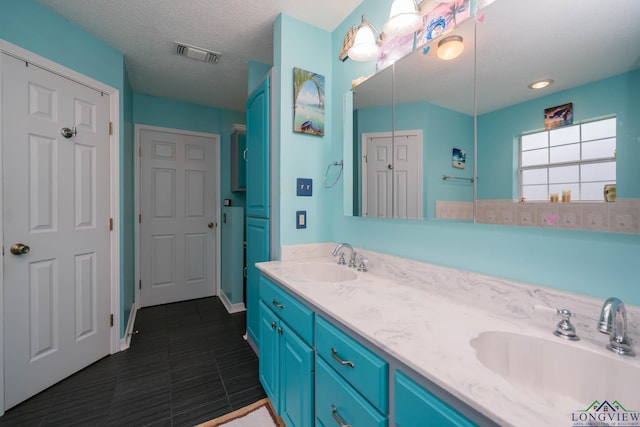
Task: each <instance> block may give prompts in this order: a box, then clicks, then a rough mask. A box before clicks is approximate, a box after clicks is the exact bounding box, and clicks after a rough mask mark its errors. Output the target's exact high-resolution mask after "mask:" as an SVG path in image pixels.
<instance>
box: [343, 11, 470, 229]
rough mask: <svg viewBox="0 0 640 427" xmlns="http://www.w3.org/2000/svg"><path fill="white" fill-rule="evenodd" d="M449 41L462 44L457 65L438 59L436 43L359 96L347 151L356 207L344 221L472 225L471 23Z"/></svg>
mask: <svg viewBox="0 0 640 427" xmlns="http://www.w3.org/2000/svg"><path fill="white" fill-rule="evenodd" d="M448 35H456V36H460V37H461V38H462V42H463V44H464V50H463V52H462V54H461V55H460V56H458V57H457V58H455V59H451V60H443V59H440V58H439V57H438V55H437V40H436V41H434V42H431V44H427V45H425V46H422V47H420V48H418V49H417V50H415V51H414V52H413V53H411V54H410V55H408V56H406V57H404V58H402V59H401V60H399V61H397V62H396V63H395V64H393V65H390V66H389V67H387V68H385V69H383V70H382V71H380V72H378V73H376V74H375V75H374V76H373V77H371V78H369V79H368V80H366V81H365V82H364V83H362V84H360V85H359V86H357V87H356V88H354V89H353V91H352V96H353V111H350V112H347V115H348V116H349V115H351V117H348V118H349V119H351V118H352V119H353V128H352V130H353V132H352V135H351V136H349V137H346V139H347V140H350V141H351V142H352V143H351V144H347V143H345V150H347V151H348V152H347V153H345V158H351V159H352V160H353V180H352V181H349V182H348V181H347V180H345V185H346V186H347V188H346V189H345V192H347V191H348V190H349V189H351V190H352V192H353V205H352V206H346V208H345V213H346V214H349V212H352V213H353V214H354V215H356V216H366V217H375V218H401V219H417V220H423V219H433V218H437V217H438V218H439V217H443V216H442V213H443V212H445V213H446V215H445V217H446V218H451V219H466V220H471V219H472V212H473V183H472V181H473V180H472V178H473V176H474V162H473V158H474V156H473V137H474V131H473V128H474V116H473V113H474V85H473V81H474V50H475V41H474V21H473V19H467V20H466V21H465V22H463V23H461V24H460V25H459V26H458V27H457V28H455V29H454V30H453V31H452V32H451V33H449V34H448ZM418 37H419V38H420V37H424V35H423V34H418ZM434 43H435V45H434ZM425 48H426V49H425ZM347 128H348V127H347ZM454 149H455V150H456V158H455V159H454ZM350 155H351V156H350ZM443 177H446V178H445V179H443Z"/></svg>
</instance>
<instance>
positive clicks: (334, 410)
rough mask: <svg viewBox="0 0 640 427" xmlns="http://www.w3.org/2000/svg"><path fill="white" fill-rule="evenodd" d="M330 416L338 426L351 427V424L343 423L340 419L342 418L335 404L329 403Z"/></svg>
mask: <svg viewBox="0 0 640 427" xmlns="http://www.w3.org/2000/svg"><path fill="white" fill-rule="evenodd" d="M331 416H332V417H333V419H334V420H336V422H337V423H338V425H339V426H340V427H351V424H345V423H344V421H342V418H340V415H338V408H336V407H335V405H331Z"/></svg>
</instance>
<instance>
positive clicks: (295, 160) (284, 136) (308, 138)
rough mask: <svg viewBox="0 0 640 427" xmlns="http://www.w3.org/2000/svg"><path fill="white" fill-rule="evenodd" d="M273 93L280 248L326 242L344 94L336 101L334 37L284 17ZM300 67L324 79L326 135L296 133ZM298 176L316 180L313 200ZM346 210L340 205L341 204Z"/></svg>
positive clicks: (276, 44) (278, 33) (277, 37)
mask: <svg viewBox="0 0 640 427" xmlns="http://www.w3.org/2000/svg"><path fill="white" fill-rule="evenodd" d="M274 32H275V42H274V48H275V54H274V64H275V88H276V89H275V92H276V94H275V95H276V105H278V106H279V108H277V109H276V112H275V114H274V115H275V117H274V120H275V121H276V124H275V132H276V138H275V140H274V141H272V143H273V144H274V149H275V150H276V152H278V156H279V166H280V167H279V175H280V176H279V182H278V184H279V187H280V189H279V194H280V200H279V215H280V217H279V224H280V235H279V239H280V244H282V245H292V244H302V243H311V242H317V241H323V240H325V239H326V232H325V230H324V229H323V224H324V216H325V214H324V210H325V209H324V208H323V206H322V201H323V200H324V194H325V193H326V192H327V191H328V189H326V188H325V187H324V172H325V170H326V167H327V165H328V164H329V162H330V161H333V160H340V159H342V154H339V155H338V156H337V157H335V158H333V159H331V158H330V157H329V155H328V154H329V150H330V147H331V146H332V136H333V134H334V133H333V129H334V125H333V121H332V120H331V118H332V112H333V110H334V109H335V108H334V106H335V105H337V106H338V108H337V109H339V110H341V108H339V106H340V105H341V104H340V103H341V100H342V94H340V96H339V97H338V98H337V101H336V102H337V103H335V102H334V100H333V99H334V98H333V92H332V91H331V87H332V86H333V79H332V71H331V63H332V61H327V58H328V57H330V56H332V54H331V49H332V41H331V34H330V33H328V32H326V31H323V30H321V29H319V28H316V27H312V26H310V25H307V24H305V23H303V22H301V21H298V20H296V19H294V18H291V17H289V16H286V15H280V16H279V17H278V19H277V20H276V23H275V27H274ZM294 67H297V68H302V69H304V70H307V71H311V72H314V73H317V74H322V75H323V76H324V77H325V135H324V136H315V135H307V134H303V133H294V132H293V102H294V100H293V68H294ZM296 178H311V179H313V197H297V196H296ZM339 206H340V209H342V204H340V205H339ZM299 210H306V211H307V228H306V229H296V211H299Z"/></svg>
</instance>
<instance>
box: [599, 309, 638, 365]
mask: <svg viewBox="0 0 640 427" xmlns="http://www.w3.org/2000/svg"><path fill="white" fill-rule="evenodd" d="M627 328H628V326H627V310H626V308H625V306H624V304H623V302H622V301H621V300H620V299H618V298H615V297H611V298H607V299H606V300H605V302H604V304H603V305H602V310H601V311H600V320H599V321H598V325H597V329H598V331H600V332H602V333H603V334H609V345H608V346H607V348H608V349H609V350H611V351H613V352H614V353H618V354H621V355H624V356H635V353H634V351H633V349H632V348H631V340H630V339H629V337H627Z"/></svg>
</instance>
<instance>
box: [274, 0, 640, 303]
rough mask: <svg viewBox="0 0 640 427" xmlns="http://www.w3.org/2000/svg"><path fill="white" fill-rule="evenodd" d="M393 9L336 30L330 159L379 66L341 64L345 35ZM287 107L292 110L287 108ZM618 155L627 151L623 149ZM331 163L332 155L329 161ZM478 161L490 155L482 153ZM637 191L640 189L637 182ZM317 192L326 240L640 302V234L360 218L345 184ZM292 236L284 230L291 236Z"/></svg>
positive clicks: (371, 12)
mask: <svg viewBox="0 0 640 427" xmlns="http://www.w3.org/2000/svg"><path fill="white" fill-rule="evenodd" d="M388 8H389V5H388V4H381V3H380V2H377V1H375V0H364V1H363V3H362V4H361V5H360V6H359V7H358V8H356V10H354V12H353V13H352V14H351V15H350V16H349V17H348V18H347V19H345V21H343V23H342V24H340V25H339V26H338V27H337V28H336V29H335V30H334V31H333V33H332V35H331V38H332V52H331V54H330V55H327V56H326V57H325V60H326V61H327V62H330V63H331V64H332V67H333V69H332V84H331V85H328V87H331V88H332V94H333V99H334V103H333V108H332V114H331V116H330V117H331V122H332V124H333V126H332V131H331V132H332V134H331V137H330V138H329V140H330V148H329V156H330V157H329V158H334V157H335V158H338V159H339V158H342V150H343V136H342V132H343V124H342V121H343V118H342V114H343V113H342V111H341V106H340V105H341V104H340V103H341V100H342V96H343V94H344V93H345V92H347V91H348V90H349V89H350V86H351V80H352V79H354V78H356V77H358V76H361V75H366V74H370V73H372V72H373V71H374V69H375V64H374V61H371V62H368V63H355V62H353V61H351V60H347V61H346V62H344V63H343V62H340V61H338V59H337V55H338V53H339V51H340V47H341V45H342V39H343V37H344V35H345V34H346V32H347V30H348V28H349V27H350V26H352V25H356V24H357V23H358V22H359V21H360V15H361V14H362V13H366V16H367V19H368V20H370V21H371V22H372V23H373V24H374V25H376V26H377V27H378V28H381V27H382V24H383V22H384V20H385V19H386V17H387V14H388V12H389V10H388ZM297 37H298V38H299V39H302V40H299V42H301V43H302V42H305V41H306V42H308V43H313V38H312V36H311V35H309V36H308V38H307V36H306V34H305V32H299V33H297ZM312 46H313V45H312ZM276 65H277V62H276ZM627 84H629V83H627ZM630 90H631V91H632V95H630V96H635V97H636V98H638V90H637V88H636V87H635V86H633V87H631V88H630ZM553 105H556V104H553ZM545 106H548V105H545ZM283 108H284V109H286V105H284V107H283ZM539 111H541V110H539ZM539 111H538V114H539ZM576 112H577V110H576ZM625 117H626V116H625ZM636 117H638V115H637V114H636ZM625 120H626V119H625ZM283 123H284V122H283ZM536 127H539V126H536ZM630 133H631V136H632V137H635V138H636V141H637V139H638V136H639V135H640V132H638V129H637V128H634V130H632V131H630ZM639 149H640V146H639V145H638V144H637V143H636V144H635V145H634V146H633V147H626V150H627V155H630V156H631V157H632V158H636V159H637V158H639V157H638V154H640V153H638V151H637V150H639ZM618 155H619V156H620V155H621V153H620V151H619V152H618ZM327 160H328V159H326V158H325V159H324V162H325V163H326V161H327ZM478 160H482V159H481V157H480V155H479V156H478ZM485 160H486V159H485ZM290 161H294V159H291V160H290ZM295 162H297V167H300V168H303V167H308V168H317V166H318V164H319V162H320V160H319V159H317V158H314V157H311V156H305V155H300V154H298V156H297V157H296V159H295ZM491 164H493V162H492V163H491ZM320 166H323V165H322V164H320ZM324 166H326V165H324ZM621 173H625V174H628V173H629V171H625V170H624V168H623V169H622V170H621ZM635 182H637V181H635ZM635 188H636V189H638V188H639V186H638V185H635ZM635 191H640V190H635ZM630 193H631V192H630ZM630 193H627V194H630ZM508 194H511V193H508ZM315 197H317V198H318V199H317V205H319V206H324V207H325V208H324V209H319V212H321V213H322V215H323V217H322V218H321V224H320V227H321V228H322V237H321V238H318V239H317V241H346V242H350V243H351V244H353V245H355V246H360V247H363V248H367V249H370V250H374V251H379V252H384V253H388V254H392V255H398V256H403V257H407V258H411V259H415V260H420V261H425V262H432V263H436V264H441V265H446V266H450V267H455V268H460V269H463V270H468V271H474V272H479V273H486V274H490V275H493V276H498V277H503V278H507V279H511V280H516V281H520V282H524V283H531V284H535V285H540V286H544V287H549V288H554V289H560V290H566V291H570V292H576V293H581V294H586V295H591V296H594V297H597V298H605V297H608V296H612V295H615V296H618V297H620V298H622V299H623V300H624V301H626V302H627V303H629V304H634V305H640V292H638V290H637V282H638V277H637V272H636V270H635V269H634V268H629V267H628V266H633V265H635V264H636V263H637V254H638V253H640V235H635V234H634V235H632V234H618V233H598V232H587V231H573V230H556V229H553V230H552V229H542V228H528V227H509V226H494V225H480V224H467V223H448V222H443V221H435V220H434V221H406V220H377V219H367V218H353V217H345V216H343V215H342V212H343V210H342V188H340V187H339V186H337V187H334V188H332V189H330V190H328V191H323V192H320V193H319V194H317V195H316V196H315ZM635 197H637V195H636V196H635ZM285 233H286V231H285V230H283V235H284V234H285ZM287 240H288V241H291V240H294V239H287ZM283 243H285V242H283ZM603 266H613V267H603Z"/></svg>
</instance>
